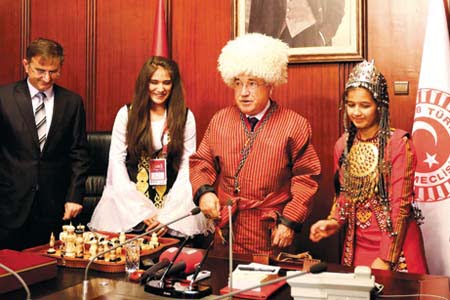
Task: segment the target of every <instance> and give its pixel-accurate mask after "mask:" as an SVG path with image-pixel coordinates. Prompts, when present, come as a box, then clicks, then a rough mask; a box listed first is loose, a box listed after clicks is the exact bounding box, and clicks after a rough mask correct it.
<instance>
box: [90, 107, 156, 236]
mask: <svg viewBox="0 0 450 300" xmlns="http://www.w3.org/2000/svg"><path fill="white" fill-rule="evenodd" d="M127 121H128V108H127V107H126V106H124V107H122V108H121V109H120V110H119V112H118V113H117V116H116V119H115V121H114V126H113V131H112V136H111V147H110V150H109V164H108V175H107V179H106V186H105V188H104V190H103V194H102V197H101V199H100V201H99V203H98V204H97V206H96V208H95V211H94V213H93V214H92V218H91V221H90V222H89V224H88V227H89V228H90V229H91V230H100V231H109V232H127V231H129V230H131V229H132V228H133V227H134V226H135V225H137V224H139V223H140V222H141V221H142V220H145V219H148V218H150V217H151V216H153V215H155V214H156V208H155V206H154V205H153V203H152V202H151V201H149V199H147V197H145V195H143V194H142V193H141V192H139V191H138V190H136V185H135V183H134V182H132V181H131V180H130V177H129V176H128V171H127V167H126V165H125V159H126V156H127V145H126V129H127Z"/></svg>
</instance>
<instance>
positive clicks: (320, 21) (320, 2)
mask: <svg viewBox="0 0 450 300" xmlns="http://www.w3.org/2000/svg"><path fill="white" fill-rule="evenodd" d="M250 1H251V6H250V17H249V25H248V26H249V27H248V32H259V33H263V34H266V35H270V36H272V37H275V38H278V39H281V40H282V41H283V42H285V43H287V44H288V45H289V47H294V48H295V47H322V46H331V42H332V38H333V37H334V35H335V34H336V31H337V30H338V28H339V25H340V24H341V20H342V17H343V16H344V14H345V1H344V0H289V1H287V0H250Z"/></svg>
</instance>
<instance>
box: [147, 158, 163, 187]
mask: <svg viewBox="0 0 450 300" xmlns="http://www.w3.org/2000/svg"><path fill="white" fill-rule="evenodd" d="M149 167H150V170H149V171H150V172H149V173H150V174H149V175H150V178H149V183H150V185H167V168H166V160H165V159H164V158H157V159H150V164H149Z"/></svg>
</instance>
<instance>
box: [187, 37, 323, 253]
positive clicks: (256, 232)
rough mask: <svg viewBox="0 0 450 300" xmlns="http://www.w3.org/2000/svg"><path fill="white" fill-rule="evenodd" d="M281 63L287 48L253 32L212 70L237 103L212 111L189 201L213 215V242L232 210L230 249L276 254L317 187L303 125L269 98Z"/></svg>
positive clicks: (283, 71)
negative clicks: (218, 75)
mask: <svg viewBox="0 0 450 300" xmlns="http://www.w3.org/2000/svg"><path fill="white" fill-rule="evenodd" d="M287 63H288V46H287V45H286V44H285V43H283V42H282V41H280V40H278V39H274V38H271V37H268V36H265V35H262V34H259V33H251V34H246V35H243V36H240V37H238V38H236V39H235V40H232V41H230V42H228V43H227V45H225V47H224V48H223V49H222V52H221V54H220V56H219V60H218V69H219V72H220V74H221V76H222V78H223V80H224V81H225V83H226V84H227V85H229V86H230V87H232V88H233V89H234V94H235V105H233V106H230V107H227V108H225V109H222V110H220V111H219V112H217V113H216V114H215V115H214V117H213V118H212V120H211V122H210V124H209V126H208V129H207V130H206V132H205V135H204V137H203V140H202V142H201V144H200V146H199V148H198V150H197V152H196V153H195V154H194V155H192V156H191V158H190V174H191V175H190V179H191V182H192V188H193V194H194V201H195V202H196V203H197V204H198V205H199V206H200V209H201V210H202V212H203V214H204V215H205V216H206V217H207V218H210V219H213V220H215V222H216V229H217V230H216V232H217V233H218V234H216V239H219V238H222V239H224V235H223V234H222V233H223V232H222V228H223V229H226V228H228V226H225V225H227V222H228V206H231V207H232V214H233V236H234V238H233V240H234V245H233V251H234V252H236V253H258V254H268V255H271V256H275V255H277V254H278V253H279V252H280V250H281V249H282V248H286V247H290V246H292V242H293V239H294V235H295V232H298V231H300V229H301V225H302V223H303V222H304V221H305V220H306V218H307V216H308V215H309V213H310V211H311V207H312V198H313V196H314V194H315V193H316V191H317V187H318V183H317V180H318V177H319V175H320V162H319V159H318V157H317V154H316V152H315V150H314V147H313V146H312V144H311V143H310V141H311V127H310V125H309V122H308V121H307V120H306V119H305V118H304V117H302V116H300V115H299V114H298V113H296V112H294V111H292V110H289V109H286V108H282V107H280V106H279V105H278V104H277V103H276V102H275V101H273V100H272V99H271V98H270V97H271V94H272V90H273V88H274V86H276V85H278V84H282V83H285V82H287ZM254 118H256V119H257V120H256V121H257V123H256V122H255V123H256V125H255V124H252V123H254V122H253V120H254ZM252 119H253V120H252ZM217 244H218V243H216V245H217Z"/></svg>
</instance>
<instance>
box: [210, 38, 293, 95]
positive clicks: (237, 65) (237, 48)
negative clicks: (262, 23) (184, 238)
mask: <svg viewBox="0 0 450 300" xmlns="http://www.w3.org/2000/svg"><path fill="white" fill-rule="evenodd" d="M288 49H289V46H288V45H287V44H286V43H284V42H282V41H281V40H278V39H275V38H272V37H269V36H267V35H264V34H260V33H249V34H245V35H242V36H239V37H237V38H236V39H234V40H232V41H229V42H228V43H227V44H226V45H225V47H223V48H222V52H221V53H220V55H219V59H218V63H219V64H218V70H219V72H220V75H222V78H223V81H225V83H226V84H227V85H229V86H232V84H233V82H234V78H235V77H236V76H238V75H240V74H247V75H250V76H255V77H258V78H261V79H263V80H264V81H265V82H267V83H269V84H274V85H278V84H281V83H286V82H287V64H288Z"/></svg>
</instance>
